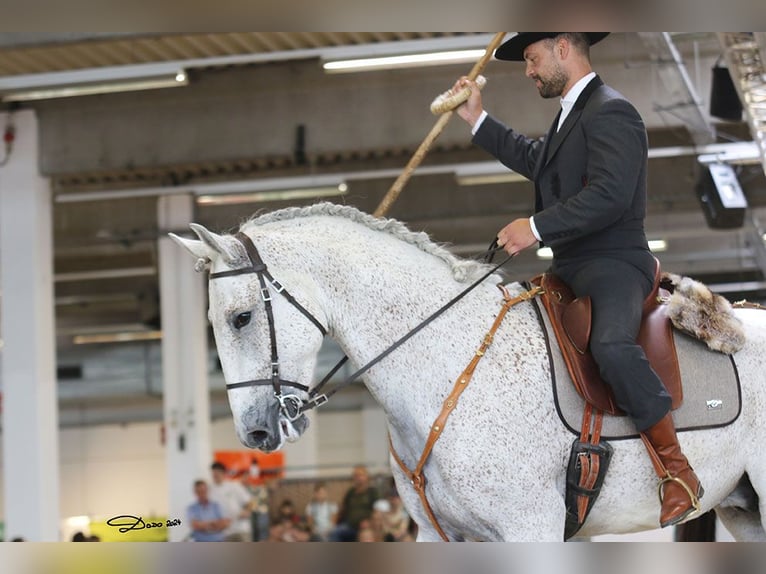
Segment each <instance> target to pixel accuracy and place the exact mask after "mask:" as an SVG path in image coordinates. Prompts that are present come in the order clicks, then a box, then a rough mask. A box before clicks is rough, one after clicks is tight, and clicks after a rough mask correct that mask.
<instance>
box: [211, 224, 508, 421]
mask: <svg viewBox="0 0 766 574" xmlns="http://www.w3.org/2000/svg"><path fill="white" fill-rule="evenodd" d="M234 237H235V238H236V239H237V240H238V241H239V242H240V243H241V244H242V245H243V247H244V248H245V251H246V252H247V256H248V258H249V259H250V265H249V266H247V267H241V268H238V269H232V270H229V271H219V272H216V273H211V274H210V275H209V278H210V279H211V280H212V279H221V278H225V277H236V276H239V275H247V274H255V275H256V276H257V277H258V283H259V286H260V293H261V299H262V300H263V304H264V307H265V309H266V318H267V320H268V325H269V339H270V350H271V376H270V378H265V379H253V380H249V381H241V382H238V383H227V384H226V390H227V391H228V390H232V389H238V388H243V387H256V386H271V387H272V389H273V390H274V397H275V398H276V399H277V401H278V402H279V407H280V411H281V413H282V414H283V415H284V416H285V417H286V418H287V419H288V420H289V421H295V420H297V419H298V418H300V416H301V415H303V413H304V412H306V411H308V410H310V409H313V408H316V407H318V406H319V405H321V404H324V403H326V402H327V401H328V400H329V398H330V397H331V396H332V395H334V394H335V393H337V392H338V391H339V390H341V389H342V388H344V387H346V386H348V385H349V384H351V383H353V382H354V381H355V380H356V379H357V378H358V377H359V376H360V375H362V374H364V373H365V372H367V371H368V370H369V369H371V368H372V367H373V366H374V365H376V364H377V363H379V362H380V361H382V360H383V359H384V358H385V357H387V356H388V355H389V354H391V353H392V352H393V351H394V350H396V349H397V348H399V347H400V346H401V345H403V344H404V343H405V342H406V341H407V340H409V339H410V338H411V337H413V336H414V335H415V334H417V333H418V332H419V331H421V330H422V329H423V328H424V327H426V326H427V325H428V324H429V323H431V322H432V321H434V320H435V319H436V318H437V317H439V316H440V315H441V314H443V313H444V312H445V311H447V310H448V309H449V308H450V307H452V306H453V305H455V304H456V303H457V302H458V301H460V300H461V299H462V298H463V297H465V296H466V295H468V293H470V292H471V291H473V290H474V289H475V288H476V287H477V286H478V285H479V284H480V283H482V282H483V281H484V280H485V279H486V278H487V277H489V276H490V275H492V274H493V273H494V272H495V271H497V270H498V269H499V268H500V267H502V266H503V265H505V264H506V263H507V262H508V261H509V260H510V259H511V258H512V257H513V255H509V256H508V257H507V258H505V259H504V260H503V261H501V262H500V263H499V264H497V265H495V266H494V267H492V269H490V270H489V271H487V272H486V273H485V274H484V275H482V276H481V277H480V278H478V279H477V280H476V281H474V282H473V283H472V284H471V285H469V286H468V287H466V288H465V289H464V290H463V291H461V292H460V293H459V294H457V295H456V296H455V297H453V298H452V299H451V300H450V301H449V302H447V303H446V304H445V305H443V306H442V307H440V308H439V309H437V310H436V311H435V312H434V313H432V314H431V315H429V316H428V317H426V318H425V319H424V320H423V321H421V322H420V323H419V324H418V325H417V326H415V327H414V328H413V329H411V330H410V331H409V332H407V333H406V334H405V335H403V336H402V337H400V338H399V339H398V340H397V341H395V342H394V343H393V344H391V346H389V347H388V348H387V349H385V350H384V351H383V352H381V353H380V354H378V355H377V356H376V357H374V358H373V359H372V360H370V361H369V362H367V363H366V364H365V365H363V366H362V367H360V368H359V369H357V370H356V371H355V372H353V373H352V374H351V375H349V376H348V377H346V378H345V379H344V380H343V381H342V382H340V383H338V384H337V385H335V387H334V388H332V389H331V390H330V391H328V392H326V393H321V390H322V388H323V387H324V386H325V384H326V383H327V382H328V381H329V380H330V379H331V378H332V376H333V375H334V374H335V373H336V372H337V371H338V370H339V369H340V368H341V367H342V366H343V365H344V364H345V363H346V361H348V356H344V357H343V358H342V359H341V360H340V361H338V363H337V364H336V365H335V366H334V367H333V368H332V369H331V370H330V371H329V372H328V373H327V374H326V375H325V376H324V378H323V379H322V380H321V381H320V382H319V383H318V384H317V385H316V386H315V387H314V388H311V389H310V388H309V387H307V386H306V385H302V384H300V383H297V382H295V381H288V380H285V379H283V378H282V377H281V376H280V370H279V352H278V349H277V332H276V324H275V322H274V311H273V307H272V295H271V289H273V290H274V292H275V293H278V294H280V295H282V297H284V298H285V299H287V301H288V302H289V303H290V304H291V305H292V306H293V307H295V308H296V309H297V310H298V311H300V312H301V314H303V315H304V316H305V317H306V318H307V319H308V320H309V321H311V323H313V324H314V325H315V326H316V328H317V329H319V332H320V333H322V335H323V336H324V335H326V334H327V328H326V327H325V326H324V325H322V323H321V322H320V321H319V320H318V319H317V318H316V317H315V316H314V315H312V314H311V312H310V311H308V310H307V309H306V308H305V307H304V306H303V305H301V304H300V303H299V302H298V301H297V300H296V299H295V297H293V296H292V295H291V294H290V293H289V292H288V291H287V289H285V288H284V286H283V285H282V284H281V283H280V282H279V281H277V280H276V279H274V277H273V276H272V275H271V273H270V272H269V270H268V266H267V265H266V263H264V261H263V259H262V258H261V256H260V253H258V249H257V248H256V247H255V244H254V243H253V241H252V240H251V239H250V237H248V236H247V235H246V234H244V233H242V232H241V231H240V232H238V233H236V234H235V235H234ZM499 249H500V248H498V247H497V246H496V243H493V244H492V245H491V246H490V248H489V251H488V252H487V255H486V256H485V261H489V260H490V255H491V254H493V253H494V252H495V251H498V250H499ZM270 288H271V289H270ZM282 387H292V388H295V389H298V390H300V391H303V392H305V393H307V395H308V399H303V398H301V397H299V396H297V395H294V394H286V395H283V394H282Z"/></svg>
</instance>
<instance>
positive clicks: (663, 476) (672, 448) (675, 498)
mask: <svg viewBox="0 0 766 574" xmlns="http://www.w3.org/2000/svg"><path fill="white" fill-rule="evenodd" d="M641 438H642V439H643V440H644V444H645V445H646V449H647V450H648V451H649V456H650V457H651V459H652V463H653V464H654V468H655V470H656V471H657V476H659V477H660V484H659V493H660V503H661V504H662V510H661V511H660V526H662V527H663V528H665V527H666V526H672V525H674V524H678V523H679V522H681V521H682V520H684V519H685V518H687V517H688V516H689V515H690V514H691V513H692V512H694V511H697V510H699V499H700V498H702V495H703V493H704V489H703V488H702V485H701V484H700V481H699V479H698V478H697V475H696V474H694V470H693V469H692V467H691V466H689V461H688V460H687V459H686V457H685V456H684V454H683V453H682V452H681V446H680V445H679V444H678V437H676V429H675V426H674V425H673V418H672V417H671V415H670V413H668V414H666V415H665V416H664V417H663V418H662V419H661V420H660V421H659V422H658V423H657V424H655V425H654V426H652V427H650V428H648V429H647V430H645V431H644V432H642V433H641Z"/></svg>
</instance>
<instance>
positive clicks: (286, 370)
mask: <svg viewBox="0 0 766 574" xmlns="http://www.w3.org/2000/svg"><path fill="white" fill-rule="evenodd" d="M191 228H192V229H193V230H194V232H195V233H196V234H197V236H198V237H199V240H192V239H184V238H182V237H178V236H176V235H174V234H171V236H172V237H173V239H175V240H176V241H177V242H179V243H180V244H181V245H183V246H184V247H186V248H187V249H188V250H189V251H190V252H191V253H192V254H193V255H195V256H196V257H197V258H198V261H197V270H202V269H208V270H209V271H210V276H211V278H216V276H217V274H218V273H224V274H225V272H226V271H227V270H248V269H251V268H252V262H251V260H250V258H249V256H248V253H247V251H246V248H245V246H244V245H243V244H242V243H241V242H240V241H238V240H237V239H236V238H235V237H233V236H222V235H218V234H216V233H213V232H211V231H208V230H207V229H205V228H204V227H203V226H201V225H197V224H191ZM259 245H261V247H262V248H263V249H265V251H266V252H267V253H268V256H267V257H268V259H269V261H274V262H275V263H276V264H275V266H274V267H275V268H279V272H278V273H277V276H278V277H279V280H278V281H279V283H277V284H274V283H272V282H271V281H269V280H266V282H265V289H262V288H261V286H260V284H259V282H258V281H257V280H255V277H254V275H256V274H255V273H254V272H249V273H243V274H241V275H225V276H224V277H220V278H219V280H217V281H213V280H211V281H210V285H209V299H210V307H209V311H208V319H209V320H210V323H211V324H212V325H213V331H214V334H215V340H216V347H217V350H218V354H219V357H220V359H221V365H222V368H223V373H224V377H225V379H226V381H227V382H228V383H229V386H230V387H231V386H232V385H233V386H234V388H233V389H231V388H230V392H229V403H230V406H231V410H232V413H233V415H234V421H235V427H236V430H237V435H238V437H239V439H240V441H242V443H243V444H245V445H246V446H248V447H250V448H258V449H261V450H264V451H272V450H276V449H279V448H281V447H282V446H283V444H284V442H285V441H286V440H287V441H294V440H297V439H298V437H299V436H300V435H301V434H302V433H303V432H304V431H305V430H306V428H307V426H308V419H307V418H306V416H305V415H303V414H301V415H299V416H297V417H296V418H294V419H292V418H290V417H287V416H285V413H284V410H283V409H281V408H280V406H281V404H283V402H284V401H285V400H287V401H288V404H289V405H291V406H292V405H295V404H299V401H293V402H290V401H291V399H292V398H296V399H302V398H303V396H305V394H306V391H305V389H308V388H309V387H310V385H311V382H312V376H313V372H314V366H315V363H316V357H317V354H318V352H319V347H320V345H321V343H322V333H321V332H320V331H319V330H318V329H317V328H316V326H315V325H314V324H312V322H311V321H310V320H308V319H307V317H306V316H304V315H303V314H302V313H301V312H299V311H298V310H297V309H296V308H295V307H294V306H293V305H291V304H289V303H288V302H287V300H286V299H285V298H284V297H280V296H279V294H278V293H279V292H280V291H281V288H282V287H284V288H285V289H287V291H288V292H289V293H291V294H295V297H296V300H297V301H299V302H300V303H299V305H300V306H301V307H302V308H303V309H305V310H307V311H308V312H309V313H310V314H311V315H312V317H314V318H315V320H316V321H317V322H318V323H319V324H320V325H324V324H327V317H326V316H325V314H324V311H323V308H322V305H321V304H320V302H319V299H318V291H317V289H316V286H315V284H314V283H313V281H312V279H311V277H310V275H308V274H307V273H306V272H305V271H306V269H307V267H306V266H305V265H303V266H298V267H297V268H295V269H291V268H283V267H280V266H279V265H278V262H279V260H280V255H281V254H280V250H279V249H275V248H274V247H273V245H272V242H269V241H268V240H266V239H264V238H261V239H260V240H259ZM267 245H268V248H267V247H266V246H267ZM267 300H268V305H269V306H270V307H271V310H272V314H273V318H274V333H275V344H276V345H277V347H276V348H277V352H278V363H277V364H274V363H275V361H272V347H271V333H270V327H269V320H268V316H267V314H266V312H265V309H266V305H267ZM272 379H273V380H274V381H275V384H276V386H275V385H273V384H271V381H272ZM248 381H261V384H259V385H252V384H245V385H242V386H239V387H238V386H237V385H236V383H242V382H248ZM285 383H287V384H285ZM301 389H304V390H301ZM277 393H278V394H279V396H275V395H276V394H277ZM280 399H281V401H282V403H281V402H280Z"/></svg>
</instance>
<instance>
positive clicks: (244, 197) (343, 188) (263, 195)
mask: <svg viewBox="0 0 766 574" xmlns="http://www.w3.org/2000/svg"><path fill="white" fill-rule="evenodd" d="M346 193H348V185H347V184H345V183H340V184H338V185H335V186H325V187H308V188H303V189H283V190H276V191H256V192H254V193H231V194H220V195H198V196H197V204H198V205H239V204H243V203H259V202H263V201H290V200H293V199H307V198H312V197H334V196H336V195H344V194H346Z"/></svg>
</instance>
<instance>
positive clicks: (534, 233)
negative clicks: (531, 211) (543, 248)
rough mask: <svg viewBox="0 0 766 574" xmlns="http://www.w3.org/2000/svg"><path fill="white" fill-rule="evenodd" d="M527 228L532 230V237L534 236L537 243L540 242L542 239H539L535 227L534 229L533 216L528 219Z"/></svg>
mask: <svg viewBox="0 0 766 574" xmlns="http://www.w3.org/2000/svg"><path fill="white" fill-rule="evenodd" d="M529 227H531V228H532V235H534V236H535V239H537V240H538V241H542V238H541V237H540V234H539V233H538V231H537V227H535V218H534V216H533V217H530V218H529Z"/></svg>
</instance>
